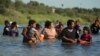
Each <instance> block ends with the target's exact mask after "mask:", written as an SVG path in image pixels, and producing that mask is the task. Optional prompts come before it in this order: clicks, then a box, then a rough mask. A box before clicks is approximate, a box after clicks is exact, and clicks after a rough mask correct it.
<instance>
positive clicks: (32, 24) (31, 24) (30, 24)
mask: <svg viewBox="0 0 100 56" xmlns="http://www.w3.org/2000/svg"><path fill="white" fill-rule="evenodd" d="M28 26H30V27H34V28H35V27H36V21H35V20H29V22H28Z"/></svg>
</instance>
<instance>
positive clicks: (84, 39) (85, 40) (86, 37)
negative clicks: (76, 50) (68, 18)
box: [80, 26, 92, 45]
mask: <svg viewBox="0 0 100 56" xmlns="http://www.w3.org/2000/svg"><path fill="white" fill-rule="evenodd" d="M91 41H92V36H91V34H90V29H89V28H88V27H86V26H85V27H84V28H83V34H82V35H81V38H80V44H82V45H84V44H89V43H91Z"/></svg>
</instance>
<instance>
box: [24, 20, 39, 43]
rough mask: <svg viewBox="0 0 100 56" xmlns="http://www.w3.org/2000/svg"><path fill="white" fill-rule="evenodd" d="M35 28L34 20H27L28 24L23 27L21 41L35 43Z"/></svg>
mask: <svg viewBox="0 0 100 56" xmlns="http://www.w3.org/2000/svg"><path fill="white" fill-rule="evenodd" d="M35 28H36V21H35V20H29V23H28V26H27V27H25V28H24V29H23V32H22V35H23V36H24V37H23V43H30V44H32V43H33V44H37V37H38V33H37V30H36V29H35Z"/></svg>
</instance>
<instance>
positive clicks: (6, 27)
mask: <svg viewBox="0 0 100 56" xmlns="http://www.w3.org/2000/svg"><path fill="white" fill-rule="evenodd" d="M9 31H10V23H9V21H8V20H5V27H4V29H3V35H9Z"/></svg>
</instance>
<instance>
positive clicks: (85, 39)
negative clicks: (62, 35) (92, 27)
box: [81, 34, 92, 42]
mask: <svg viewBox="0 0 100 56" xmlns="http://www.w3.org/2000/svg"><path fill="white" fill-rule="evenodd" d="M91 39H92V37H91V35H90V34H87V35H85V34H83V35H82V36H81V40H83V41H87V42H90V41H91Z"/></svg>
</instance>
